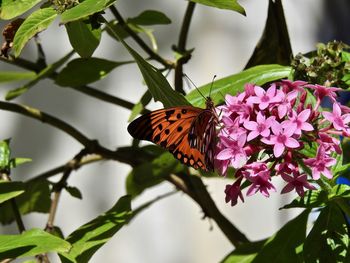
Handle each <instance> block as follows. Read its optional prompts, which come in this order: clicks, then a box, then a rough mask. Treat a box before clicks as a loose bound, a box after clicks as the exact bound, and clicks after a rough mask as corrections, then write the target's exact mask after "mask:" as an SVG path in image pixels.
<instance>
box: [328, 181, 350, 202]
mask: <svg viewBox="0 0 350 263" xmlns="http://www.w3.org/2000/svg"><path fill="white" fill-rule="evenodd" d="M340 197H342V198H346V199H349V198H350V186H349V185H346V184H338V185H336V186H333V188H332V191H331V193H330V194H329V199H335V198H340Z"/></svg>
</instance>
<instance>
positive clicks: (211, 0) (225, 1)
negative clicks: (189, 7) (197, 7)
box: [191, 0, 245, 15]
mask: <svg viewBox="0 0 350 263" xmlns="http://www.w3.org/2000/svg"><path fill="white" fill-rule="evenodd" d="M191 2H196V3H199V4H202V5H207V6H211V7H216V8H220V9H227V10H232V11H236V12H238V13H240V14H242V15H245V11H244V8H243V7H242V6H241V5H240V4H239V3H238V2H237V0H191Z"/></svg>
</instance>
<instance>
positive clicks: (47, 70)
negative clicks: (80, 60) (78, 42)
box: [5, 51, 74, 100]
mask: <svg viewBox="0 0 350 263" xmlns="http://www.w3.org/2000/svg"><path fill="white" fill-rule="evenodd" d="M73 54H74V51H71V52H69V53H68V54H67V55H65V56H64V57H63V58H61V59H60V60H58V61H56V62H55V63H53V64H51V65H48V66H47V67H46V68H44V69H43V70H41V71H40V72H39V73H38V75H37V76H36V78H35V79H33V80H32V81H30V82H28V83H27V84H25V85H24V86H22V87H20V88H17V89H13V90H10V91H9V92H8V93H7V94H6V97H5V99H6V100H12V99H14V98H17V97H18V96H20V95H22V94H23V93H25V92H27V91H28V90H29V89H30V88H31V87H33V86H34V85H35V84H36V83H38V82H39V81H40V80H42V79H44V78H47V77H49V76H50V75H51V74H52V73H53V72H54V71H55V70H56V69H58V68H59V67H61V66H62V65H63V64H64V63H66V61H67V60H68V59H69V58H70V57H71V56H72V55H73Z"/></svg>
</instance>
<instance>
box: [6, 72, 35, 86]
mask: <svg viewBox="0 0 350 263" xmlns="http://www.w3.org/2000/svg"><path fill="white" fill-rule="evenodd" d="M35 76H36V74H35V72H33V71H26V72H21V71H1V72H0V83H5V82H14V81H21V80H28V79H33V78H35Z"/></svg>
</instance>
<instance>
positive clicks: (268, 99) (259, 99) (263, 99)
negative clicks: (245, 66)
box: [247, 84, 281, 110]
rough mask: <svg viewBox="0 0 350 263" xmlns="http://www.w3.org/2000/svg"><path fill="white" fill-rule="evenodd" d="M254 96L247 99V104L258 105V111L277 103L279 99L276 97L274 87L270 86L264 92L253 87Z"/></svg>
mask: <svg viewBox="0 0 350 263" xmlns="http://www.w3.org/2000/svg"><path fill="white" fill-rule="evenodd" d="M254 91H255V95H256V96H251V97H249V98H248V99H247V102H249V103H253V104H258V105H259V109H260V110H264V109H266V108H267V107H268V106H269V105H270V104H271V103H275V102H279V101H280V100H281V99H280V98H279V97H277V96H276V85H275V84H272V85H271V86H270V88H269V89H268V90H267V91H265V90H264V89H263V88H262V87H259V86H255V87H254Z"/></svg>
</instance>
